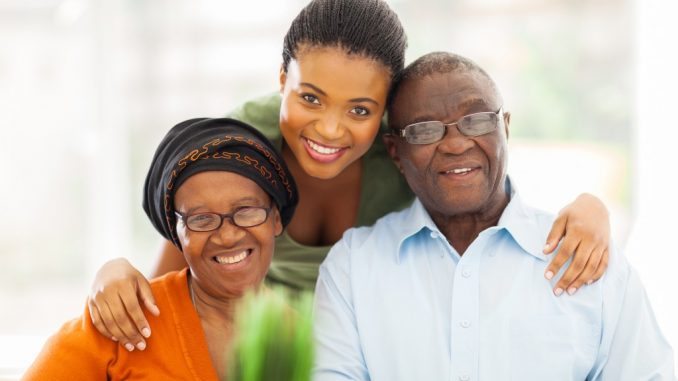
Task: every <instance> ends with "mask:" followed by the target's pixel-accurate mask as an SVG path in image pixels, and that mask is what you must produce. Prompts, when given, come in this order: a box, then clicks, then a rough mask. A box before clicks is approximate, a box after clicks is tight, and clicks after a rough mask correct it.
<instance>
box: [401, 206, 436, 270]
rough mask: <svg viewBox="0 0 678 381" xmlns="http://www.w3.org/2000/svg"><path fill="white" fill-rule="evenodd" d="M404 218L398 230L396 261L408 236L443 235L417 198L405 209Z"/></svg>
mask: <svg viewBox="0 0 678 381" xmlns="http://www.w3.org/2000/svg"><path fill="white" fill-rule="evenodd" d="M403 217H404V218H403V219H402V220H401V221H402V225H401V226H400V229H399V230H398V236H397V239H398V246H397V250H396V253H395V255H396V258H395V259H396V263H400V258H401V256H402V252H403V244H404V243H405V241H407V240H408V239H409V238H411V237H414V236H416V235H418V234H427V233H428V234H431V233H435V234H440V236H441V237H444V236H443V234H442V233H441V232H440V230H438V227H437V226H436V224H435V223H434V222H433V220H432V219H431V216H430V215H429V214H428V212H427V211H426V209H425V208H424V205H423V204H422V203H421V201H419V198H418V197H417V198H415V199H414V202H413V203H412V206H410V208H409V209H407V211H405V215H404V216H403Z"/></svg>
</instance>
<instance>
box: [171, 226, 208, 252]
mask: <svg viewBox="0 0 678 381" xmlns="http://www.w3.org/2000/svg"><path fill="white" fill-rule="evenodd" d="M177 236H178V237H179V242H180V243H181V251H182V252H183V253H184V254H185V255H186V256H188V257H191V256H195V255H200V253H201V252H202V248H203V246H205V241H206V239H207V237H208V234H197V233H195V232H191V231H190V230H188V229H187V228H186V227H185V226H183V225H182V224H177Z"/></svg>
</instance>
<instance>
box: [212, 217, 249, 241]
mask: <svg viewBox="0 0 678 381" xmlns="http://www.w3.org/2000/svg"><path fill="white" fill-rule="evenodd" d="M246 234H247V232H246V231H245V228H241V227H239V226H235V225H234V224H233V222H232V221H231V219H230V218H224V221H223V222H222V224H221V226H220V227H219V229H217V230H216V231H214V232H213V233H212V236H211V237H210V238H211V239H212V241H213V242H214V243H216V244H219V245H221V246H226V247H230V246H235V244H236V243H238V241H240V240H241V239H242V238H243V237H245V235H246Z"/></svg>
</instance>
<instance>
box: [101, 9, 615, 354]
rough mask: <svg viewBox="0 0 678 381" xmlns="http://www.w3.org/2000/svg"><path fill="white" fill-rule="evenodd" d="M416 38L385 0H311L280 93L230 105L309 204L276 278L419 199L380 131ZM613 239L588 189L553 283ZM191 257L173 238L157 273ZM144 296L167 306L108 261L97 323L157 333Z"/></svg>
mask: <svg viewBox="0 0 678 381" xmlns="http://www.w3.org/2000/svg"><path fill="white" fill-rule="evenodd" d="M406 45H407V43H406V38H405V33H404V31H403V28H402V25H401V24H400V21H399V20H398V17H397V15H396V14H395V13H394V12H393V11H392V10H391V9H390V8H389V7H388V5H387V4H386V3H385V2H384V1H382V0H313V1H311V3H310V4H309V5H308V6H306V8H304V9H303V10H302V11H301V13H300V14H299V15H298V16H297V17H296V18H295V19H294V21H293V22H292V25H291V26H290V29H289V30H288V32H287V35H286V36H285V41H284V46H283V62H282V66H281V69H280V93H279V94H275V95H270V96H267V97H263V98H260V99H257V100H255V101H252V102H249V103H245V104H244V105H243V106H242V107H240V108H239V109H237V110H236V111H234V112H233V113H232V114H231V116H233V117H234V118H236V119H240V120H243V121H245V122H247V123H249V124H251V125H253V126H255V127H256V128H258V129H259V130H260V131H261V132H263V133H264V134H265V135H266V136H267V137H268V138H269V139H270V140H271V141H273V142H274V144H275V145H276V146H277V148H278V149H280V150H281V152H282V155H283V157H284V159H285V161H286V162H287V165H288V166H289V168H290V171H291V172H292V174H293V175H294V178H295V179H296V182H297V186H298V187H299V194H300V201H299V206H298V208H297V212H296V214H295V216H294V218H293V219H292V221H291V222H290V224H289V226H288V227H287V229H286V231H285V232H283V234H282V235H281V236H280V237H278V239H277V241H276V253H275V257H274V260H273V263H272V265H271V269H270V271H269V273H268V276H267V279H268V281H270V282H272V283H278V284H283V285H286V286H289V287H291V288H295V289H313V287H314V285H315V280H316V277H317V271H318V266H319V264H320V262H322V260H323V259H324V258H325V255H326V254H327V252H328V250H329V247H330V246H331V245H332V244H333V243H335V242H336V241H337V240H339V238H340V237H341V235H342V234H343V232H344V231H345V230H347V229H348V228H351V227H354V226H361V225H371V224H373V223H374V222H375V221H376V220H377V219H378V218H379V217H381V216H383V215H385V214H386V213H389V212H392V211H395V210H398V209H401V208H403V207H405V206H406V205H408V204H409V203H410V202H411V201H412V198H413V196H412V193H411V191H410V190H409V188H408V187H407V184H406V183H405V181H404V179H403V178H402V177H401V176H400V174H399V173H398V171H397V170H396V168H395V166H394V165H393V163H392V162H391V160H390V158H389V156H388V154H387V152H386V150H385V148H384V144H383V142H382V140H381V138H377V134H378V132H379V130H380V126H381V124H382V116H383V114H384V109H385V106H386V100H387V94H388V90H389V86H390V84H391V80H392V78H393V76H394V75H395V74H396V73H397V72H398V71H399V70H401V69H402V68H403V67H404V60H405V47H406ZM608 239H609V221H608V215H607V210H606V208H605V207H604V205H602V203H601V202H600V201H599V200H598V199H597V198H595V197H593V196H590V195H581V196H579V197H578V198H577V199H576V200H575V201H574V202H573V203H572V204H570V205H569V206H567V207H566V208H564V209H563V210H562V211H561V213H560V216H559V218H558V220H557V221H556V222H555V224H554V226H553V229H552V231H551V232H550V234H549V238H548V240H547V242H546V246H545V249H544V250H545V252H547V253H548V252H552V251H553V250H554V249H555V247H556V246H557V245H558V243H559V242H560V250H559V251H558V254H557V255H556V257H555V258H554V259H553V261H552V263H551V265H550V267H549V268H548V270H547V272H546V274H545V276H546V278H548V279H551V277H553V274H557V273H558V270H559V269H560V268H561V266H562V265H563V264H564V263H565V262H566V261H567V260H568V259H569V257H570V256H571V255H572V254H574V253H575V252H576V254H575V255H574V259H573V262H572V265H571V266H570V267H569V269H568V270H567V271H566V272H565V273H564V274H563V276H562V277H561V279H560V280H559V281H558V283H557V284H556V285H555V287H554V289H555V288H561V289H564V290H570V289H579V287H580V286H581V285H582V284H584V283H586V282H590V281H593V280H595V279H598V278H599V277H600V276H601V275H602V273H603V272H604V271H605V267H606V263H607V254H606V253H607V246H608ZM183 266H185V263H183V261H182V259H181V256H180V255H178V254H177V253H176V250H172V246H171V245H169V244H165V250H163V253H162V255H161V259H160V261H159V264H158V266H157V269H156V272H155V273H154V274H153V275H159V274H163V273H165V272H167V271H170V270H175V269H179V268H182V267H183ZM139 300H141V301H142V302H143V304H144V305H145V306H146V308H147V309H148V310H149V311H150V312H151V313H153V314H158V313H159V311H158V309H157V307H156V306H155V302H154V298H153V295H152V293H151V292H150V290H149V287H148V281H147V280H146V279H145V278H144V277H143V275H142V274H141V273H139V272H138V271H137V270H135V269H134V268H133V267H132V266H131V265H130V264H129V263H128V262H127V261H126V260H124V259H118V260H115V261H112V262H109V263H108V264H106V265H105V266H104V267H103V268H102V269H101V270H100V271H99V274H97V278H96V280H95V283H94V285H93V289H92V294H91V296H90V300H89V307H90V311H91V314H92V318H93V321H94V323H95V325H96V326H97V328H98V329H99V330H100V331H101V333H102V334H104V335H106V336H108V337H115V338H117V339H118V340H120V342H121V343H122V344H127V343H133V344H135V345H137V347H140V346H141V347H143V346H145V340H144V337H148V336H150V333H151V331H150V327H149V324H148V322H147V320H146V318H145V317H144V314H143V312H142V310H141V307H140V305H139V303H140V302H139Z"/></svg>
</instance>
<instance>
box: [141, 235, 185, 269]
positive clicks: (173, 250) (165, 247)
mask: <svg viewBox="0 0 678 381" xmlns="http://www.w3.org/2000/svg"><path fill="white" fill-rule="evenodd" d="M186 266H188V264H187V263H186V260H185V259H184V255H183V254H182V253H181V251H179V249H177V247H176V246H174V245H173V244H172V243H171V242H170V241H164V242H163V244H162V250H161V252H160V257H159V258H158V261H157V262H156V264H155V268H154V269H153V272H152V273H151V276H150V278H156V277H159V276H161V275H165V274H167V273H168V272H170V271H178V270H181V269H183V268H184V267H186Z"/></svg>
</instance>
